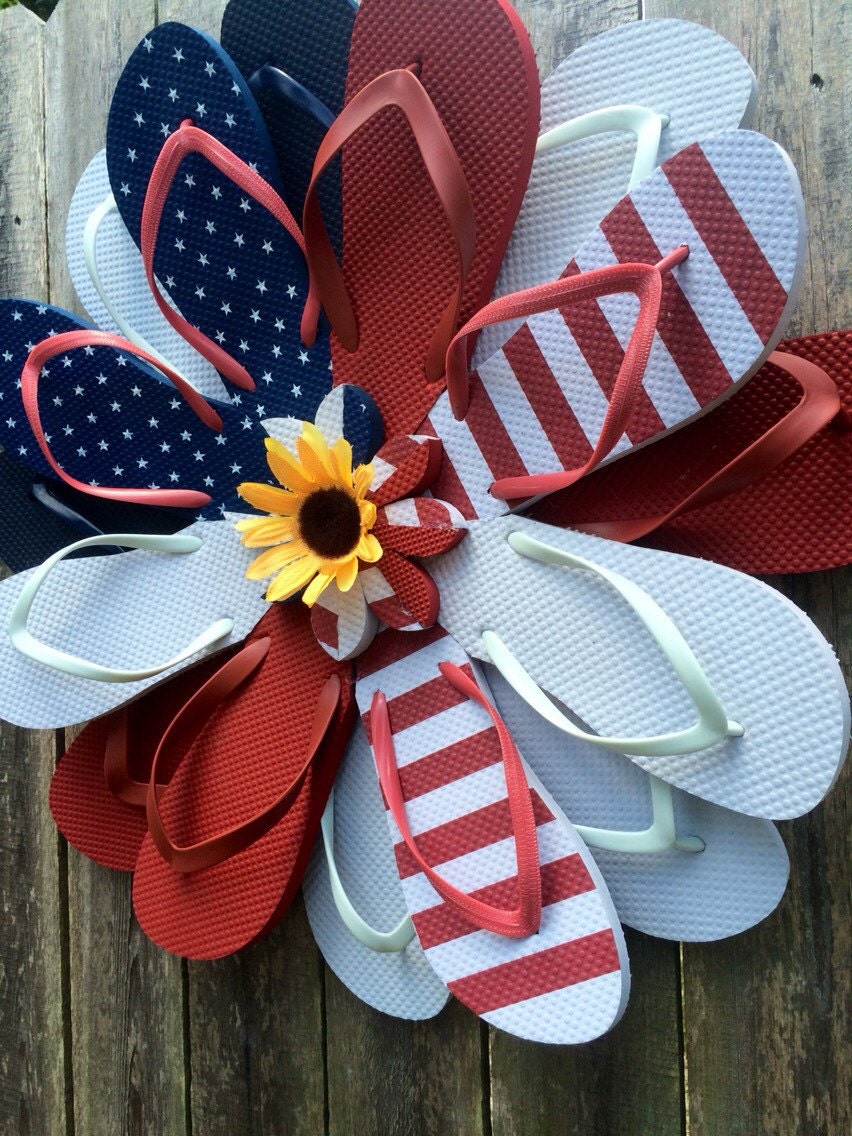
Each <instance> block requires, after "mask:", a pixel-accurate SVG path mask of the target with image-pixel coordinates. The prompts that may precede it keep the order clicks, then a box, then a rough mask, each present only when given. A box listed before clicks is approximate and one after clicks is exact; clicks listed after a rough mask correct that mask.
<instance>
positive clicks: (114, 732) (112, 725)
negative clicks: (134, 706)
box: [104, 707, 165, 808]
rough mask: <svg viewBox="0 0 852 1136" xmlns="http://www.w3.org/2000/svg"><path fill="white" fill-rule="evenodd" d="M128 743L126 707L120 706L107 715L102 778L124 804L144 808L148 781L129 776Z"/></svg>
mask: <svg viewBox="0 0 852 1136" xmlns="http://www.w3.org/2000/svg"><path fill="white" fill-rule="evenodd" d="M128 743H129V719H128V714H127V708H126V707H122V708H121V709H119V710H115V711H113V713H112V714H110V716H109V725H108V728H107V738H106V746H105V748H104V780H105V781H106V783H107V788H108V789H109V791H110V792H111V793H112V795H113V796H114V797H118V799H119V800H120V801H124V803H125V804H126V805H136V806H138V807H140V808H144V807H145V800H146V797H147V795H148V783H147V781H136V780H134V778H133V777H131V775H130V767H129V764H128V749H129V745H128ZM158 787H159V786H158ZM164 787H165V786H163V788H164Z"/></svg>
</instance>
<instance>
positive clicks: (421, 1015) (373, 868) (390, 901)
mask: <svg viewBox="0 0 852 1136" xmlns="http://www.w3.org/2000/svg"><path fill="white" fill-rule="evenodd" d="M302 891H303V892H304V896H305V908H306V910H307V913H308V920H309V922H310V924H311V930H312V931H313V933H314V938H315V939H316V941H317V945H318V946H319V948H320V950H321V951H322V954H323V958H324V959H325V961H326V962H327V963H328V965H329V966H330V967H331V969H332V970H333V971H334V973H335V974H336V975H337V977H338V978H339V979H340V981H341V982H342V983H343V984H344V985H345V986H347V987H348V988H349V989H350V990H351V991H352V993H353V994H355V995H356V996H357V997H358V998H360V999H361V1001H362V1002H366V1003H367V1005H368V1006H372V1007H373V1008H374V1009H376V1010H381V1012H382V1013H384V1014H390V1015H392V1016H393V1017H395V1018H408V1019H411V1020H414V1021H421V1020H423V1019H425V1018H432V1017H434V1016H435V1014H437V1013H438V1012H439V1011H440V1010H441V1009H442V1008H443V1006H444V1005H445V1004H446V1002H447V999H448V998H449V996H450V992H449V990H448V989H447V988H446V986H445V985H444V983H443V982H442V981H441V980H440V978H438V976H437V974H436V973H435V971H434V970H433V969H432V967H431V966H430V965H429V963H428V961H427V959H426V956H425V954H424V953H423V948H422V947H421V946H420V943H419V941H418V939H417V936H416V934H415V932H414V927H413V925H412V923H411V919H410V918H409V915H408V908H407V907H406V904H405V896H404V894H403V891H402V884H401V883H400V879H399V873H398V872H397V869H396V862H395V860H394V855H393V844H392V843H391V839H390V835H389V833H388V824H387V820H386V819H385V807H384V804H383V803H382V796H381V791H380V790H379V782H378V779H377V777H376V767H375V764H374V762H373V754H372V752H371V750H370V743H369V742H368V741H367V735H366V734H365V732H364V727H363V726H362V724H361V723H360V722H358V723H357V724H356V727H355V730H354V732H353V735H352V740H351V741H350V743H349V747H348V749H347V751H346V754H345V756H344V758H343V761H342V763H341V765H340V768H339V770H338V773H337V777H336V779H335V787H334V790H333V792H332V795H331V797H330V798H329V803H328V806H327V807H326V811H325V814H324V816H323V823H322V832H321V834H320V837H319V839H318V840H317V843H316V847H315V848H314V854H313V857H312V859H311V862H310V865H309V867H308V870H307V872H306V873H305V878H304V881H303V882H302Z"/></svg>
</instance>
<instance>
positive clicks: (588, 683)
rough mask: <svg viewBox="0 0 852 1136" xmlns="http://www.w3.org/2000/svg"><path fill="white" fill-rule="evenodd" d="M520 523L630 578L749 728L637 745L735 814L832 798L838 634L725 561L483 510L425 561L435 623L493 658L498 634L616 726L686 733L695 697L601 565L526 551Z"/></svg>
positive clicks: (594, 718) (571, 701)
mask: <svg viewBox="0 0 852 1136" xmlns="http://www.w3.org/2000/svg"><path fill="white" fill-rule="evenodd" d="M512 532H521V533H523V534H525V535H526V536H528V537H530V538H533V539H536V540H540V541H542V542H544V543H545V544H547V545H550V546H552V547H554V548H557V549H560V550H563V551H565V552H568V553H571V554H574V555H578V556H581V557H583V558H585V559H587V560H589V561H591V562H592V563H595V564H600V565H602V566H604V567H606V568H609V569H611V570H612V571H615V572H617V573H619V574H621V575H622V576H625V577H627V578H628V579H630V580H632V581H633V582H634V583H635V584H637V585H638V586H639V587H640V588H642V589H643V590H644V591H645V592H646V593H647V594H648V595H650V596H651V597H652V598H653V599H654V600H656V602H657V603H658V604H659V606H660V607H661V608H662V609H663V611H665V612H666V614H667V615H668V616H669V618H670V619H672V620H673V621H674V623H675V625H676V626H677V627H678V628H679V629H680V631H681V633H682V634H683V636H684V637H685V639H686V641H687V642H688V643H689V645H690V647H691V648H692V650H693V652H694V653H695V655H696V657H697V659H698V661H699V663H700V665H701V667H702V669H703V670H704V673H705V674H706V676H707V678H708V679H709V681H710V684H711V686H712V688H713V690H714V691H715V693H716V695H717V697H718V698H719V700H720V702H721V704H722V706H723V707H724V708H725V712H726V714H727V715H728V717H729V718H730V719H732V720H734V721H736V722H738V723H740V724H741V725H742V726H743V728H744V734H743V736H742V737H736V738H728V739H726V740H724V741H722V742H720V743H718V744H717V745H715V746H713V747H712V748H710V749H706V750H703V751H701V752H700V753H693V754H686V755H682V756H671V757H633V758H632V760H633V761H635V762H636V764H637V765H638V766H640V767H641V768H643V769H645V770H646V771H647V772H649V773H653V774H654V775H655V776H657V777H660V778H662V779H663V780H664V781H668V782H669V783H670V784H672V785H675V786H677V787H678V788H681V789H684V790H685V791H687V792H690V793H693V794H695V795H696V796H699V797H703V798H704V799H705V800H709V801H711V802H713V803H715V804H718V805H722V806H723V807H725V808H729V809H733V810H735V811H737V812H742V813H747V814H749V815H752V816H761V817H765V818H767V819H782V818H787V817H793V816H799V815H801V814H802V813H805V812H807V811H808V810H809V809H811V808H813V807H814V806H815V805H816V804H818V803H819V801H820V800H821V799H822V798H823V797H824V796H825V794H826V793H827V792H828V790H829V788H830V787H831V785H832V784H833V782H834V780H835V779H836V777H837V775H838V773H839V770H840V768H841V766H842V763H843V760H844V757H845V754H846V749H847V745H848V740H849V699H848V695H847V693H846V686H845V683H844V680H843V675H842V673H841V671H840V667H839V665H838V663H837V659H836V657H835V655H834V652H833V651H832V649H831V647H830V646H829V644H828V643H827V642H826V641H825V639H824V638H823V636H822V635H821V634H820V633H819V631H818V630H817V628H816V627H815V626H814V625H813V623H812V622H811V621H810V620H809V619H808V618H807V616H806V615H805V614H804V613H803V612H801V611H800V610H799V609H798V608H797V607H796V606H795V605H794V604H792V603H791V602H790V601H789V600H788V599H786V597H785V596H783V595H782V594H781V593H780V592H776V591H775V590H774V589H772V588H770V587H769V586H768V585H766V584H764V583H762V582H760V581H758V580H755V579H753V578H752V577H750V576H745V575H742V574H741V573H737V572H733V571H732V570H731V569H729V568H724V567H722V566H721V565H718V564H712V563H709V562H708V561H704V560H693V559H691V558H689V557H682V556H675V555H673V554H671V553H666V552H658V551H656V550H653V549H645V548H637V547H635V546H632V545H624V544H617V543H615V542H614V541H607V540H602V539H601V538H599V537H591V536H586V535H584V534H582V533H575V532H566V531H564V530H560V529H554V528H551V527H550V526H547V525H542V524H540V523H538V522H535V521H531V520H529V519H528V518H525V517H518V516H514V517H506V518H499V519H495V520H491V521H481V522H476V523H473V524H472V525H471V526H470V530H469V532H468V535H467V537H466V538H465V540H464V541H463V542H462V543H461V544H460V545H459V546H458V548H456V549H454V550H453V551H452V552H449V553H447V554H446V555H445V556H443V557H441V558H440V559H436V560H435V561H434V562H433V563H432V564H431V566H430V571H431V572H432V575H433V578H434V579H435V581H436V583H437V584H438V588H439V590H440V593H441V621H442V623H443V624H444V626H445V627H446V628H447V629H448V630H449V631H450V633H451V634H452V635H454V636H455V638H457V639H458V641H459V642H460V643H461V645H462V646H463V647H464V648H465V650H466V651H467V652H468V653H469V654H471V655H472V656H474V657H475V658H481V659H482V660H483V661H484V662H488V661H490V658H489V656H488V653H487V651H486V649H485V646H484V644H483V641H482V632H483V631H484V630H493V631H495V632H496V633H497V634H498V635H499V636H500V637H501V638H502V639H503V640H504V642H505V643H506V645H507V646H508V648H509V649H510V650H511V651H512V652H513V653H514V655H515V656H516V657H517V658H518V659H519V660H520V662H521V664H522V665H523V666H524V667H525V668H526V669H527V671H528V672H529V673H530V674H531V675H532V677H533V678H534V680H535V681H536V682H537V683H538V685H539V686H540V687H541V688H542V689H543V690H545V691H547V692H548V693H549V694H550V695H552V696H553V697H555V698H556V699H558V701H560V702H561V703H562V704H563V705H565V706H567V707H569V709H570V710H571V712H572V713H573V714H575V715H577V717H578V718H579V719H580V720H581V721H583V722H585V723H587V725H588V728H590V729H591V730H593V731H595V732H596V733H599V734H601V735H604V736H607V737H638V738H643V737H649V736H654V735H658V734H662V733H668V732H670V731H674V730H679V729H683V728H685V727H686V726H688V725H691V724H692V723H693V722H694V721H695V718H696V712H695V708H694V706H693V704H692V702H691V700H690V699H689V697H688V696H687V694H686V692H685V690H684V689H683V687H682V686H681V685H680V683H679V682H678V681H677V679H676V678H675V676H674V675H673V673H672V671H671V668H670V666H669V664H668V662H667V661H666V659H665V657H664V656H663V654H662V652H661V651H660V650H659V648H658V647H657V646H656V644H655V643H654V641H653V639H652V638H651V637H650V635H649V634H648V631H647V629H646V628H645V626H644V624H643V623H642V622H641V620H640V619H639V618H638V617H637V616H636V614H635V612H634V611H633V609H632V608H630V607H629V606H628V605H627V604H626V603H625V602H624V601H623V600H622V599H620V597H618V595H617V594H616V593H615V592H614V591H613V590H612V589H611V588H610V586H609V585H608V584H606V583H604V582H603V581H602V580H600V579H599V578H598V577H596V576H595V575H594V574H592V573H590V572H586V571H581V570H574V569H567V568H556V567H552V566H548V565H545V564H540V563H537V562H535V561H532V560H528V559H526V558H525V557H522V556H520V555H518V554H517V553H516V552H514V551H513V549H512V548H511V547H510V545H509V543H508V541H507V537H508V535H509V534H510V533H512Z"/></svg>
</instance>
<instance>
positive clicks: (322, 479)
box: [296, 422, 338, 486]
mask: <svg viewBox="0 0 852 1136" xmlns="http://www.w3.org/2000/svg"><path fill="white" fill-rule="evenodd" d="M296 451H297V453H298V455H299V460H300V461H301V463H302V468H303V469H304V470H305V472H306V473H308V474H309V476H310V477H312V478H313V481H314V484H315V485H323V486H325V485H336V484H337V480H338V479H337V473H336V471H335V468H334V465H333V463H332V460H331V453H330V451H329V448H328V444H327V443H326V440H325V438H323V436H322V434H320V432H319V430H317V428H316V426H311V424H310V422H306V423H305V424H304V429H303V432H302V433H301V434H300V436H299V437H298V438H297V439H296Z"/></svg>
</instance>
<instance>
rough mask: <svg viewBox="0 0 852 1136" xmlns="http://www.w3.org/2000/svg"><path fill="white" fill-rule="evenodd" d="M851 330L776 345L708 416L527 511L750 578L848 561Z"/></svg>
mask: <svg viewBox="0 0 852 1136" xmlns="http://www.w3.org/2000/svg"><path fill="white" fill-rule="evenodd" d="M850 485H852V331H835V332H825V333H822V334H819V335H808V336H803V337H802V338H800V339H789V340H786V341H784V342H782V343H781V344H779V346H778V349H777V350H776V351H775V352H774V353H773V354H772V355H771V356H770V358H769V361H768V362H767V363H766V364H764V366H763V367H762V368H761V369H760V371H759V372H758V373H757V374H756V375H755V376H754V377H753V378H752V379H750V380H749V381H748V382H747V383H746V384H745V386H744V387H743V388H742V389H741V390H739V391H737V392H736V394H734V395H733V396H732V397H731V398H730V399H728V400H727V401H726V402H724V403H723V404H722V405H721V406H719V407H717V408H716V409H715V410H713V411H712V413H710V414H708V415H706V416H705V417H704V418H701V419H699V420H697V421H696V422H693V423H691V424H689V425H688V426H685V427H684V428H683V429H681V430H677V431H675V432H674V433H672V434H670V435H668V436H667V437H664V438H661V439H660V440H659V441H656V442H654V443H653V444H652V445H650V446H647V447H646V448H645V449H641V450H637V451H636V452H634V453H631V454H627V455H626V456H625V457H624V458H623V459H621V460H620V461H617V462H613V463H612V465H609V466H606V467H603V468H601V469H598V470H595V471H594V472H593V473H591V474H590V475H589V476H588V477H585V478H583V479H582V480H581V481H579V482H577V483H576V484H575V485H572V486H570V487H569V488H568V489H565V490H562V491H561V492H559V493H554V494H553V495H552V496H550V497H546V498H544V499H543V500H541V501H539V502H537V503H536V504H535V505H533V507H532V508H531V510H530V514H531V515H532V516H534V517H535V518H536V519H537V520H540V521H546V522H548V523H549V524H555V525H560V526H562V527H571V528H576V529H579V530H581V531H583V532H589V533H594V534H596V535H598V536H605V537H608V538H609V539H611V540H622V541H630V540H639V539H644V542H645V543H647V544H650V545H653V546H654V547H657V548H663V549H669V550H671V551H673V552H680V553H685V554H688V555H692V556H701V557H703V558H704V559H706V560H715V561H717V562H718V563H720V564H727V565H728V566H729V567H731V568H737V569H739V570H740V571H741V572H750V573H753V574H756V575H764V574H772V573H786V572H815V571H820V570H822V569H826V568H836V567H839V566H841V565H843V564H848V563H850V562H852V515H850V512H849V508H848V496H849V487H850Z"/></svg>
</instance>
